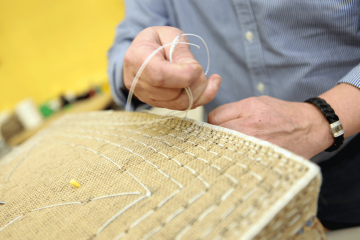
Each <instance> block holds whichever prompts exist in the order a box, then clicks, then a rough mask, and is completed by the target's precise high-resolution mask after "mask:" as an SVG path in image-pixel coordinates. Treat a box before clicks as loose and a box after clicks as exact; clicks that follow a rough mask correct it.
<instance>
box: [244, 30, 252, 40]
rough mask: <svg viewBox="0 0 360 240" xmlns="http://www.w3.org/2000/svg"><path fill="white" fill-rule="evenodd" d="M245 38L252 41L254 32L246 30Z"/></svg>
mask: <svg viewBox="0 0 360 240" xmlns="http://www.w3.org/2000/svg"><path fill="white" fill-rule="evenodd" d="M245 38H246V40H248V41H249V42H252V40H253V38H254V34H253V33H252V32H250V31H247V32H246V33H245Z"/></svg>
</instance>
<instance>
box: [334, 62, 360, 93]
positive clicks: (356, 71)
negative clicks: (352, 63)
mask: <svg viewBox="0 0 360 240" xmlns="http://www.w3.org/2000/svg"><path fill="white" fill-rule="evenodd" d="M338 83H347V84H351V85H353V86H354V87H357V88H360V64H359V65H357V66H356V67H354V68H353V69H352V70H351V71H350V72H349V73H348V74H346V75H345V76H344V77H343V78H342V79H340V81H338Z"/></svg>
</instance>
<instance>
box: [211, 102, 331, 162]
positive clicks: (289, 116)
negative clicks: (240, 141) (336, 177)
mask: <svg viewBox="0 0 360 240" xmlns="http://www.w3.org/2000/svg"><path fill="white" fill-rule="evenodd" d="M208 121H209V123H211V124H214V125H219V126H221V127H225V128H229V129H233V130H236V131H239V132H242V133H245V134H247V135H250V136H254V137H257V138H260V139H263V140H266V141H269V142H271V143H273V144H276V145H278V146H280V147H283V148H285V149H288V150H290V151H291V152H294V153H296V154H298V155H301V156H303V157H305V158H308V159H309V158H311V157H313V156H315V155H316V154H317V153H320V152H322V151H324V150H325V149H326V148H328V147H330V146H331V145H332V144H333V142H334V138H333V136H332V134H331V133H330V131H329V129H330V127H329V122H328V121H327V120H326V118H325V117H324V116H323V114H322V113H321V112H320V111H319V110H318V109H317V108H316V107H315V106H313V105H312V104H309V103H298V102H287V101H282V100H278V99H276V98H272V97H267V96H261V97H252V98H247V99H244V100H242V101H239V102H235V103H229V104H226V105H223V106H220V107H218V108H216V109H215V110H213V111H212V112H211V113H210V114H209V119H208Z"/></svg>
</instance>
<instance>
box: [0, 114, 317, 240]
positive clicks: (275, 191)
mask: <svg viewBox="0 0 360 240" xmlns="http://www.w3.org/2000/svg"><path fill="white" fill-rule="evenodd" d="M155 119H159V116H156V115H151V114H145V113H127V114H125V113H120V112H96V113H86V114H76V115H67V116H65V117H64V118H62V119H61V120H60V121H58V122H56V123H55V124H53V125H52V126H51V127H49V128H48V129H46V130H44V131H42V132H41V133H39V134H38V135H36V136H35V137H33V138H32V139H30V140H29V141H27V142H26V143H25V144H23V145H22V146H21V147H19V148H18V149H16V150H14V151H13V152H11V153H10V154H9V155H7V156H6V157H5V158H4V159H2V161H0V185H1V186H0V201H3V202H5V204H4V205H0V212H1V214H0V239H144V240H145V239H292V238H293V239H296V238H299V239H300V238H301V239H321V238H322V237H323V233H322V231H321V228H320V227H318V225H319V223H318V222H317V221H316V219H315V218H314V216H315V215H316V206H317V196H318V192H319V187H320V183H321V180H320V174H319V168H318V167H317V166H316V165H314V164H312V163H311V162H309V161H307V160H305V159H303V158H301V157H298V156H296V155H293V154H291V153H290V152H288V151H286V150H283V149H281V148H279V147H277V146H274V145H271V144H270V143H267V142H264V141H261V140H257V139H255V138H252V137H248V136H246V135H243V134H241V133H238V132H235V131H231V130H227V129H224V128H220V127H215V126H211V125H209V124H204V123H200V122H195V121H192V120H184V119H181V118H163V119H161V120H157V121H154V120H155ZM71 179H75V180H76V181H77V182H78V183H79V184H80V185H81V186H80V187H79V188H75V187H74V186H72V185H71V184H70V183H69V181H70V180H71Z"/></svg>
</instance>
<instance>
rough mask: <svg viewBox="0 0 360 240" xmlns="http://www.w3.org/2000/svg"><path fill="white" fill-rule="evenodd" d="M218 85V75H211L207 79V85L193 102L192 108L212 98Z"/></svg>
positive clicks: (219, 82)
mask: <svg viewBox="0 0 360 240" xmlns="http://www.w3.org/2000/svg"><path fill="white" fill-rule="evenodd" d="M220 85H221V77H220V75H218V74H213V75H211V76H210V77H209V79H208V80H207V85H206V88H205V90H204V91H203V92H202V94H201V96H200V97H199V98H198V99H197V101H196V102H195V103H194V108H197V107H199V106H202V105H204V104H206V103H208V102H210V101H211V100H213V99H214V97H215V96H216V93H217V92H218V90H219V88H220Z"/></svg>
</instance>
